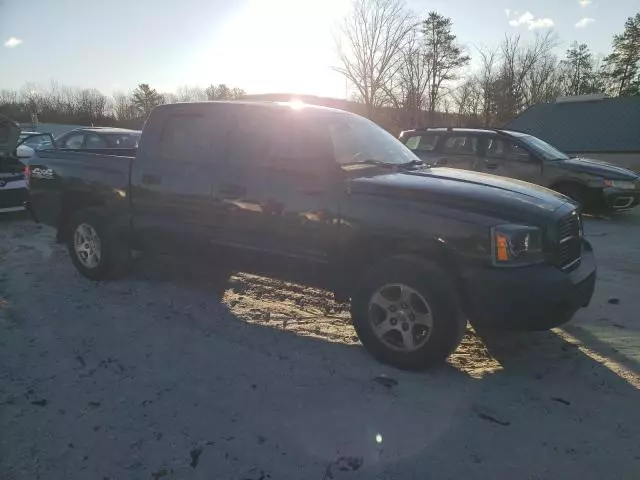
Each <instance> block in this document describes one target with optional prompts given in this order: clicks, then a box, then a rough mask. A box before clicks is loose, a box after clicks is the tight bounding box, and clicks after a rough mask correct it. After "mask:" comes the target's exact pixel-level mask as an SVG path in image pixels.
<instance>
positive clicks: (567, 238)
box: [557, 211, 582, 271]
mask: <svg viewBox="0 0 640 480" xmlns="http://www.w3.org/2000/svg"><path fill="white" fill-rule="evenodd" d="M581 223H582V220H581V219H580V215H579V214H578V213H577V212H575V211H574V212H572V213H571V214H569V215H567V216H566V217H564V218H563V219H561V220H560V221H559V222H558V237H557V238H558V250H557V264H558V267H560V268H561V269H562V270H565V271H571V270H573V269H575V268H578V266H580V261H581V259H582V224H581Z"/></svg>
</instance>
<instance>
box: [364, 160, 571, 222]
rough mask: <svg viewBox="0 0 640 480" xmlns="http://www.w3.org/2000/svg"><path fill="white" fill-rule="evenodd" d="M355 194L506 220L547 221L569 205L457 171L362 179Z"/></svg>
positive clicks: (539, 191)
mask: <svg viewBox="0 0 640 480" xmlns="http://www.w3.org/2000/svg"><path fill="white" fill-rule="evenodd" d="M351 192H352V194H369V195H379V196H392V197H402V198H410V199H416V200H423V201H426V202H429V203H432V204H440V205H443V206H449V207H452V208H459V209H462V210H465V211H468V212H477V213H483V214H491V215H493V216H496V217H497V218H502V219H519V220H520V221H524V220H526V218H525V217H530V216H534V217H536V218H538V219H539V220H542V221H544V220H545V219H547V218H548V215H549V213H550V212H553V211H555V210H556V209H558V208H559V207H561V206H563V205H566V204H567V202H568V199H567V198H566V197H564V196H563V195H561V194H559V193H557V192H554V191H552V190H549V189H547V188H544V187H540V186H538V185H533V184H531V183H527V182H522V181H519V180H513V179H509V178H504V177H498V176H496V175H489V174H484V173H475V172H469V171H466V170H458V169H453V168H425V169H420V170H408V171H403V172H397V173H391V174H386V175H376V176H372V177H361V178H356V179H353V180H352V182H351Z"/></svg>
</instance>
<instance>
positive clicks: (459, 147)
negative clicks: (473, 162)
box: [442, 135, 478, 155]
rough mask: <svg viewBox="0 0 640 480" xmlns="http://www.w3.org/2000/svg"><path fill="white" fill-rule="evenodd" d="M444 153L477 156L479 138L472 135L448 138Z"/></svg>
mask: <svg viewBox="0 0 640 480" xmlns="http://www.w3.org/2000/svg"><path fill="white" fill-rule="evenodd" d="M442 153H445V154H450V155H477V154H478V137H475V136H471V135H455V136H451V137H449V138H447V139H446V140H445V142H444V146H443V147H442Z"/></svg>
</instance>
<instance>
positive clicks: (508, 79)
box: [336, 0, 640, 128]
mask: <svg viewBox="0 0 640 480" xmlns="http://www.w3.org/2000/svg"><path fill="white" fill-rule="evenodd" d="M558 43H559V42H558V37H557V36H556V35H555V34H554V33H553V32H548V33H546V34H544V35H541V34H539V35H537V36H536V37H535V39H533V40H532V41H530V42H526V41H524V40H523V39H522V38H521V37H520V36H519V35H506V36H505V38H504V39H503V40H502V42H501V43H500V45H499V46H498V47H496V48H494V49H486V48H484V49H483V48H480V49H477V50H476V51H475V52H474V53H475V54H476V55H477V62H475V63H477V64H478V66H477V67H476V68H475V69H473V70H471V71H470V69H469V65H470V64H471V54H470V53H471V52H470V51H469V50H468V49H467V48H466V47H465V46H463V45H461V44H460V43H459V42H458V41H457V37H456V35H455V34H454V33H453V22H452V20H451V19H450V18H447V17H445V16H443V15H441V14H439V13H438V12H430V13H429V14H428V15H427V16H426V18H424V19H420V18H419V17H417V16H416V15H415V14H414V13H413V12H412V11H411V10H409V9H408V8H407V7H406V5H405V3H404V1H403V0H355V1H354V3H353V8H352V10H351V13H350V14H349V15H348V16H347V17H346V18H345V19H344V22H343V23H342V25H341V29H340V32H339V35H338V36H337V40H336V44H337V50H338V53H339V57H340V65H339V66H338V67H337V68H336V70H337V71H338V72H340V73H342V74H343V75H345V77H346V78H347V79H348V81H349V82H350V84H351V85H352V88H353V90H354V91H355V99H356V100H357V101H359V102H362V103H363V104H364V105H365V106H366V110H367V114H368V116H369V117H370V118H374V117H375V115H376V112H380V111H381V110H385V107H393V108H395V109H396V110H397V111H398V115H399V117H400V123H401V124H402V127H403V128H407V127H415V126H422V125H425V124H426V125H429V124H434V123H435V122H436V121H437V119H438V118H442V115H436V111H439V112H444V113H445V114H449V115H448V117H449V118H450V119H454V121H453V123H454V124H456V125H469V126H480V125H485V126H490V125H500V124H503V123H504V122H507V121H509V120H510V119H512V118H513V117H514V116H516V115H517V114H519V113H520V112H522V111H523V110H524V109H526V108H527V107H529V106H531V105H533V104H536V103H539V102H550V101H553V100H555V99H556V98H557V97H558V96H563V95H582V94H589V93H598V92H602V93H605V94H607V95H609V96H631V95H640V13H638V14H636V15H635V16H633V17H629V18H628V20H627V21H626V23H625V25H624V29H623V31H622V33H620V34H617V35H615V36H614V37H613V41H612V51H611V53H610V54H609V55H607V56H606V57H604V58H603V59H600V58H598V57H597V56H596V55H594V53H593V52H592V51H591V50H590V48H589V46H588V45H587V44H584V43H581V44H579V43H577V42H574V43H573V44H571V46H570V48H569V49H568V50H567V51H566V53H565V55H564V57H563V58H559V57H558V55H556V53H555V51H556V48H557V46H558ZM374 119H375V118H374Z"/></svg>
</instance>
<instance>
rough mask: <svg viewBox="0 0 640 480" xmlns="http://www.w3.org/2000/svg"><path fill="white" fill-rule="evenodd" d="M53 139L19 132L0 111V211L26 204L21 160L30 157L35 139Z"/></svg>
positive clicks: (14, 123)
mask: <svg viewBox="0 0 640 480" xmlns="http://www.w3.org/2000/svg"><path fill="white" fill-rule="evenodd" d="M47 141H49V142H53V138H52V137H51V135H49V134H40V133H34V132H28V133H21V132H20V127H19V125H18V124H17V123H16V122H14V121H13V120H11V119H10V118H8V117H5V116H3V115H0V213H7V212H17V211H20V210H24V209H25V208H26V206H27V201H28V191H27V181H26V178H25V165H24V163H23V161H22V160H24V158H21V157H25V158H28V157H30V156H31V155H32V154H33V152H34V149H32V148H31V147H27V146H24V145H25V144H26V143H28V144H29V145H32V146H35V145H36V144H38V143H41V142H42V143H46V142H47Z"/></svg>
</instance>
